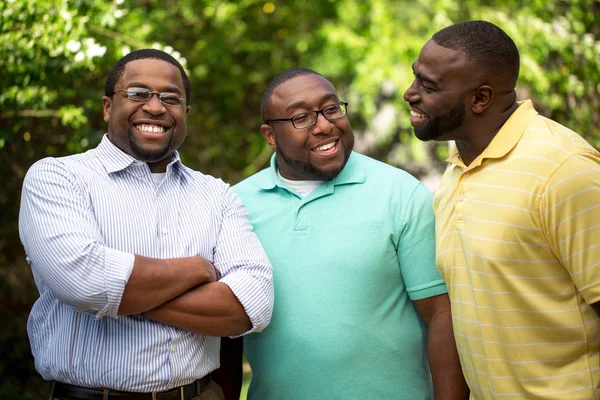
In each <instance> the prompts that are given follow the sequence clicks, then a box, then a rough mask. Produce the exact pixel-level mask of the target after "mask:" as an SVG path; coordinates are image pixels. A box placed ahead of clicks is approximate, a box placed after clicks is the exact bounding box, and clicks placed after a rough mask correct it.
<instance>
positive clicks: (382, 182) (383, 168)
mask: <svg viewBox="0 0 600 400" xmlns="http://www.w3.org/2000/svg"><path fill="white" fill-rule="evenodd" d="M352 157H353V158H355V161H356V163H357V164H358V165H362V166H364V169H365V174H366V181H367V183H369V184H370V185H376V186H380V187H390V188H396V189H402V191H414V190H417V189H419V188H420V187H423V188H425V187H424V186H423V185H422V184H421V182H419V180H418V179H417V178H415V177H414V176H412V175H411V174H409V173H408V172H406V171H404V170H403V169H401V168H398V167H394V166H392V165H389V164H386V163H384V162H382V161H378V160H375V159H374V158H371V157H368V156H365V155H363V154H359V153H353V154H352ZM425 189H426V188H425Z"/></svg>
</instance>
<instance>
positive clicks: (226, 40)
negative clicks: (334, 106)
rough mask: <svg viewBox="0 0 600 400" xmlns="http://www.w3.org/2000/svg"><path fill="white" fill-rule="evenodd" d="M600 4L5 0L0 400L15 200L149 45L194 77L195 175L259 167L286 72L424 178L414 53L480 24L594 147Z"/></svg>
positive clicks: (588, 0) (432, 151)
mask: <svg viewBox="0 0 600 400" xmlns="http://www.w3.org/2000/svg"><path fill="white" fill-rule="evenodd" d="M598 15H600V1H598V0H571V1H545V0H544V1H542V0H532V1H521V0H502V1H500V0H484V1H481V0H477V1H475V0H463V1H457V0H420V1H416V0H414V1H399V0H371V1H369V2H364V1H361V0H345V1H341V0H323V1H319V2H316V1H309V0H293V1H292V0H290V1H285V2H284V1H280V2H279V1H274V2H265V1H256V0H238V1H225V0H223V1H208V0H178V1H175V0H167V1H164V0H163V1H158V0H115V1H113V2H106V1H100V0H70V1H68V0H4V1H2V2H0V16H1V18H0V71H2V78H1V79H0V85H1V89H2V90H1V93H0V168H1V171H2V172H3V174H2V177H3V180H4V182H3V189H2V190H1V191H0V208H1V209H2V214H1V217H0V223H1V224H2V226H1V229H0V301H1V303H0V318H2V321H3V322H4V324H5V327H4V328H5V329H3V330H2V331H0V398H2V399H11V398H14V399H36V398H41V396H42V395H43V393H46V391H47V389H48V387H47V385H44V384H40V382H41V380H40V379H39V378H38V377H37V376H36V374H35V371H34V369H33V362H32V357H31V354H30V352H29V348H28V343H27V336H26V331H25V324H26V318H27V314H28V312H29V309H30V306H31V303H32V301H33V300H34V299H35V296H36V294H37V292H36V290H35V286H34V285H33V282H32V279H31V274H30V272H29V269H28V267H27V266H26V263H25V261H24V254H23V250H22V247H21V245H20V243H19V239H18V230H17V222H16V221H17V215H18V207H19V193H20V187H21V183H22V179H23V177H24V174H25V172H26V171H27V169H28V168H29V166H30V165H31V164H32V163H33V162H34V161H36V160H38V159H40V158H43V157H46V156H60V155H66V154H72V153H76V152H81V151H84V150H86V149H89V148H91V147H93V146H95V145H96V144H97V143H98V142H99V140H100V138H101V137H102V135H103V133H104V132H105V123H104V121H103V118H102V107H101V102H100V98H101V96H102V95H103V87H104V79H105V77H106V74H107V72H108V70H109V69H110V67H111V66H112V65H113V64H114V63H115V62H116V61H117V60H118V59H119V58H120V57H121V56H123V55H125V54H126V53H127V52H129V51H131V50H134V49H139V48H144V47H154V48H160V49H163V50H165V51H167V52H169V53H171V54H172V55H173V56H175V57H176V58H177V59H179V60H180V61H181V62H182V64H183V65H184V66H185V68H186V69H187V70H188V72H189V75H190V78H191V81H192V98H191V104H192V113H191V114H190V116H189V119H188V124H189V134H188V138H187V139H186V142H185V143H184V145H183V147H182V149H181V153H182V158H183V159H184V161H185V162H186V163H187V164H188V165H190V166H191V167H193V168H196V169H199V170H201V171H203V172H206V173H210V174H213V175H216V176H220V177H223V178H224V179H225V180H227V181H230V182H232V183H234V182H237V181H239V180H241V179H242V178H244V177H245V176H248V175H250V174H252V173H254V172H256V171H258V170H260V169H261V168H263V167H264V166H265V165H266V163H267V162H268V159H269V155H270V151H269V149H268V148H267V147H266V146H265V145H264V143H263V139H262V137H261V136H260V135H259V134H258V132H259V127H260V123H261V122H260V113H259V104H260V96H261V94H262V91H263V90H264V88H265V86H266V84H267V83H268V82H269V80H270V79H271V78H272V77H273V76H275V75H276V74H277V73H279V72H281V71H282V70H284V69H287V68H291V67H295V66H304V67H309V68H313V69H316V70H317V71H319V72H321V73H323V74H324V75H325V76H327V77H328V78H329V79H330V80H331V81H332V82H333V83H334V84H335V85H336V86H337V88H338V91H339V92H340V93H341V97H342V98H343V99H345V100H346V101H348V102H349V103H350V114H349V115H350V119H351V121H352V124H353V127H354V130H355V133H356V135H357V149H358V150H360V151H362V152H365V153H367V154H370V155H372V156H374V157H376V158H379V159H381V160H383V161H386V162H389V163H391V164H394V165H397V166H400V167H403V168H405V169H407V170H409V171H410V172H412V173H414V174H415V175H417V176H419V177H426V176H427V175H431V174H435V173H439V172H440V171H441V170H442V169H443V161H442V160H443V159H444V157H445V155H446V153H447V149H446V147H445V146H444V145H436V144H423V143H420V142H418V141H417V140H415V139H414V138H413V137H412V135H411V128H410V125H409V124H410V123H409V117H408V108H407V107H406V105H405V104H404V101H403V100H402V94H403V92H404V90H405V89H406V87H407V86H408V85H409V84H410V82H411V81H412V71H411V68H410V66H411V64H412V62H413V61H414V60H415V58H416V57H417V55H418V52H419V50H420V48H421V46H422V45H423V44H424V43H425V41H427V40H428V39H429V37H430V36H431V35H432V34H433V33H434V32H436V31H437V30H439V29H441V28H442V27H444V26H447V25H450V24H452V23H455V22H461V21H465V20H470V19H486V20H489V21H491V22H494V23H496V24H498V25H499V26H501V27H502V28H503V29H504V30H505V31H506V32H507V33H508V34H509V35H510V36H511V37H513V39H514V40H515V42H516V43H517V46H518V47H519V49H520V51H521V56H522V69H521V78H520V80H519V86H518V91H519V97H520V98H522V99H523V98H533V99H534V102H535V104H536V107H537V108H538V110H539V111H540V112H541V113H542V114H544V115H546V116H548V117H550V118H553V119H555V120H557V121H559V122H561V123H563V124H564V125H566V126H568V127H570V128H572V129H573V130H575V131H577V132H578V133H580V134H581V135H583V136H584V137H585V138H586V139H587V140H589V141H590V142H591V143H592V144H593V145H595V146H596V147H597V148H598V147H600V111H599V110H600V95H599V93H600V69H599V68H598V65H600V41H599V37H600V23H599V21H598Z"/></svg>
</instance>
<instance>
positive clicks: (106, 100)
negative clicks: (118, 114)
mask: <svg viewBox="0 0 600 400" xmlns="http://www.w3.org/2000/svg"><path fill="white" fill-rule="evenodd" d="M111 106H112V99H111V98H110V97H109V96H102V108H103V109H104V121H105V122H108V121H109V120H110V107H111Z"/></svg>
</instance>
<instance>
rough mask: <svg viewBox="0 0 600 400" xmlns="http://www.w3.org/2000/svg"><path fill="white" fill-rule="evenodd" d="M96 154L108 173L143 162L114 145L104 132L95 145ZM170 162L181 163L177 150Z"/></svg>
mask: <svg viewBox="0 0 600 400" xmlns="http://www.w3.org/2000/svg"><path fill="white" fill-rule="evenodd" d="M96 155H97V156H98V158H99V159H100V161H101V163H102V165H104V168H106V172H108V173H109V174H111V173H113V172H118V171H122V170H124V169H126V168H128V167H129V166H137V165H140V164H145V163H144V162H143V161H138V160H136V159H135V158H134V157H132V156H130V155H129V154H127V153H125V152H124V151H123V150H121V149H119V148H118V147H117V146H115V145H114V144H113V143H112V142H111V141H110V140H109V139H108V135H106V134H104V136H103V137H102V141H101V142H100V144H99V145H98V147H96ZM172 164H181V159H180V158H179V153H178V152H175V154H174V155H173V159H172V160H171V162H170V163H169V165H172Z"/></svg>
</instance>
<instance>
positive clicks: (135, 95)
mask: <svg viewBox="0 0 600 400" xmlns="http://www.w3.org/2000/svg"><path fill="white" fill-rule="evenodd" d="M150 96H152V93H150V91H149V90H137V89H135V90H132V89H129V90H127V98H128V99H129V100H133V101H146V100H148V99H149V98H150Z"/></svg>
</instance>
